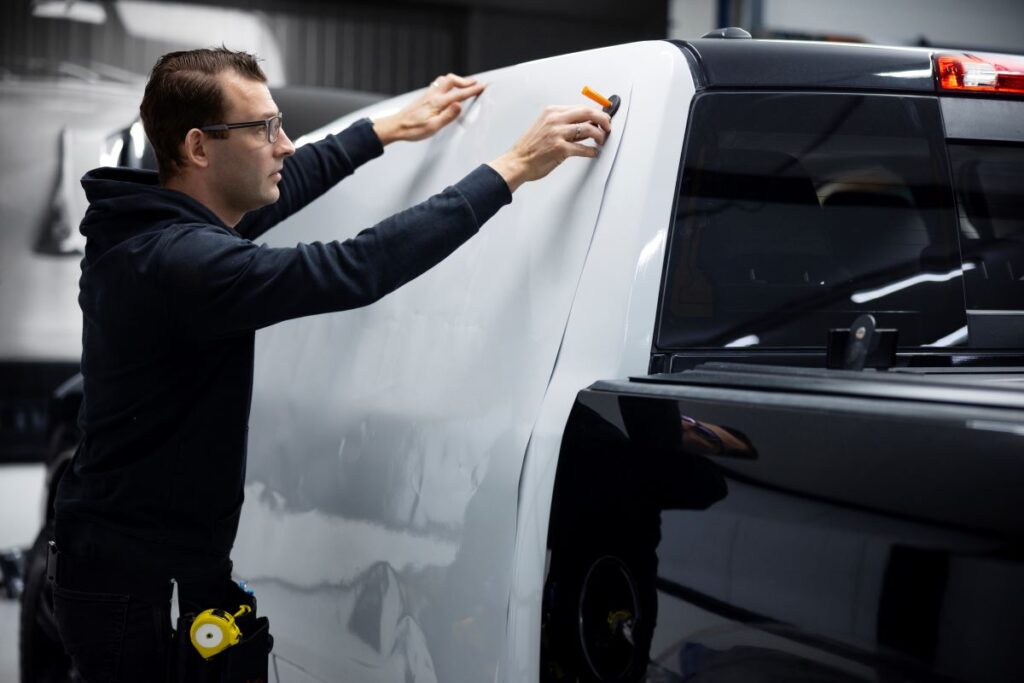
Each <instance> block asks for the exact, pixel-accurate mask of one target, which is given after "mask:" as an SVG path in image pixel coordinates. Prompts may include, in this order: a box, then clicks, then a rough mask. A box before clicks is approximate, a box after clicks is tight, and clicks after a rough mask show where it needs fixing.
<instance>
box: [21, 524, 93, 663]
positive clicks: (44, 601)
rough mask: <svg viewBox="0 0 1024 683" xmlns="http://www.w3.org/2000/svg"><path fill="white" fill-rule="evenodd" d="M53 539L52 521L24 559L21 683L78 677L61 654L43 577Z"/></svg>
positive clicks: (49, 594) (61, 650)
mask: <svg viewBox="0 0 1024 683" xmlns="http://www.w3.org/2000/svg"><path fill="white" fill-rule="evenodd" d="M52 538H53V522H49V523H47V524H46V526H44V527H43V530H42V531H40V532H39V536H38V537H37V538H36V541H35V543H34V544H33V545H32V550H30V551H29V554H28V556H27V557H26V558H25V592H24V593H22V594H21V617H20V624H19V643H18V650H19V657H20V664H21V683H73V682H75V681H78V680H80V678H79V677H78V675H77V674H76V673H75V672H74V670H73V667H72V665H71V658H70V657H68V656H67V655H66V654H65V653H64V647H63V646H62V645H61V642H60V636H59V635H58V634H57V621H56V620H55V619H54V616H53V594H52V591H51V588H50V582H49V581H47V580H46V554H47V549H48V548H47V546H48V543H49V541H50V539H52Z"/></svg>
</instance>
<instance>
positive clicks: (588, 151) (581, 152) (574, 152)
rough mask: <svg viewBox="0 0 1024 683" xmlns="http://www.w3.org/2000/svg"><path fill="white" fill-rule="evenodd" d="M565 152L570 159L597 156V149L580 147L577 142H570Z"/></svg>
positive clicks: (588, 146)
mask: <svg viewBox="0 0 1024 683" xmlns="http://www.w3.org/2000/svg"><path fill="white" fill-rule="evenodd" d="M566 152H567V155H568V156H571V157H590V158H594V157H596V156H597V152H598V148H597V147H592V146H591V145H581V144H580V143H578V142H570V143H569V146H568V148H567V149H566Z"/></svg>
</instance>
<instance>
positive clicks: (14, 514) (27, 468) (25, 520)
mask: <svg viewBox="0 0 1024 683" xmlns="http://www.w3.org/2000/svg"><path fill="white" fill-rule="evenodd" d="M45 476H46V472H45V469H44V468H43V466H42V465H4V466H0V550H6V549H9V548H25V547H28V546H29V545H31V544H32V542H33V541H34V540H35V537H36V534H37V533H38V532H39V525H40V521H41V520H40V516H41V514H42V510H41V509H40V497H41V495H42V492H43V484H44V481H45ZM18 613H19V609H18V603H17V601H14V600H6V599H0V682H3V683H15V681H17V680H18Z"/></svg>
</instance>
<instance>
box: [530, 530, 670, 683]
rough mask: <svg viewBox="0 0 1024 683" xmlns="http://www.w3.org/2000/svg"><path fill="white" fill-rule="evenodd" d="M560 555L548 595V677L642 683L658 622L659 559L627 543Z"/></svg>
mask: <svg viewBox="0 0 1024 683" xmlns="http://www.w3.org/2000/svg"><path fill="white" fill-rule="evenodd" d="M594 540H596V539H594ZM616 541H619V542H616ZM560 555H561V557H557V558H556V557H554V556H553V557H552V574H551V576H550V577H549V582H548V585H547V587H546V590H545V596H544V597H545V599H544V603H545V604H544V609H543V621H542V627H541V680H542V681H544V682H545V683H562V682H573V681H581V682H583V683H637V682H638V681H641V680H643V678H644V674H645V673H646V671H647V663H648V661H649V657H650V648H651V640H652V637H653V635H654V628H655V623H656V621H657V609H658V608H657V590H656V588H655V580H656V576H657V555H656V554H655V553H654V551H653V549H651V548H644V547H637V545H636V544H635V543H630V542H628V541H627V542H621V539H615V540H611V542H609V541H608V540H605V541H604V542H597V543H585V544H579V545H574V546H570V547H566V548H562V549H561V552H560ZM556 563H557V564H558V566H557V568H556Z"/></svg>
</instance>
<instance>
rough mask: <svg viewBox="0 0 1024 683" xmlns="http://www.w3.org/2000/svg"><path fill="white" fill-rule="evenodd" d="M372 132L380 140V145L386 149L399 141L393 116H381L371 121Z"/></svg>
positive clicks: (397, 128) (396, 124) (397, 126)
mask: <svg viewBox="0 0 1024 683" xmlns="http://www.w3.org/2000/svg"><path fill="white" fill-rule="evenodd" d="M373 132H374V133H376V134H377V138H378V139H380V144H381V145H382V146H384V147H387V146H388V145H390V144H391V143H392V142H394V141H396V140H399V139H401V138H400V137H399V134H398V133H399V125H398V123H397V122H396V120H395V117H394V116H382V117H380V118H379V119H376V120H374V121H373Z"/></svg>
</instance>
